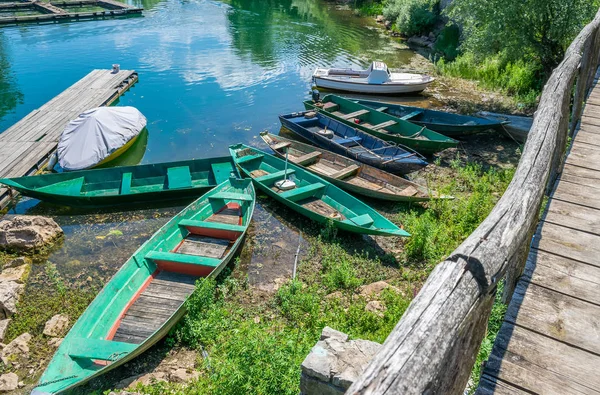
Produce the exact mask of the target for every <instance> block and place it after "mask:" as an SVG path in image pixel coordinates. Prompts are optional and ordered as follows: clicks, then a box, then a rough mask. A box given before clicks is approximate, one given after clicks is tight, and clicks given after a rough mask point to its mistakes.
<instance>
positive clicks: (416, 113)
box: [400, 110, 423, 121]
mask: <svg viewBox="0 0 600 395" xmlns="http://www.w3.org/2000/svg"><path fill="white" fill-rule="evenodd" d="M420 114H423V110H416V111H413V112H411V113H410V114H406V115H405V116H403V117H400V119H402V120H404V121H406V120H407V119H411V118H414V117H416V116H417V115H420Z"/></svg>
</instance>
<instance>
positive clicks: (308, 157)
mask: <svg viewBox="0 0 600 395" xmlns="http://www.w3.org/2000/svg"><path fill="white" fill-rule="evenodd" d="M320 157H321V152H319V151H313V152H309V153H308V154H305V155H302V156H299V157H297V158H295V159H290V160H291V161H292V162H294V163H295V164H297V165H300V166H304V165H306V164H308V163H311V162H314V161H316V160H317V159H319V158H320Z"/></svg>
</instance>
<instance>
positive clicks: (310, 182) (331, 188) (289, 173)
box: [229, 144, 410, 236]
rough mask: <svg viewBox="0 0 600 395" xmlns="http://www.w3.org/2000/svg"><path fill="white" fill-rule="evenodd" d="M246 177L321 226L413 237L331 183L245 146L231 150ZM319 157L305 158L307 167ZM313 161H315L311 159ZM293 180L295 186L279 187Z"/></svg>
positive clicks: (382, 234) (364, 232) (311, 155)
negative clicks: (326, 225)
mask: <svg viewBox="0 0 600 395" xmlns="http://www.w3.org/2000/svg"><path fill="white" fill-rule="evenodd" d="M229 151H230V152H231V156H232V157H233V160H234V161H235V163H236V164H237V165H238V166H239V167H240V169H241V170H242V173H243V174H244V175H246V176H248V177H251V178H252V181H253V182H254V184H255V186H256V187H257V188H259V189H260V190H261V191H263V192H264V193H266V194H267V195H269V196H270V197H272V198H273V199H275V200H277V201H278V202H280V203H282V204H284V205H286V206H287V207H289V208H291V209H292V210H294V211H296V212H298V213H300V214H302V215H304V216H306V217H308V218H310V219H312V220H313V221H316V222H320V223H327V222H328V221H333V224H334V225H335V226H336V227H338V228H339V229H342V230H345V231H348V232H355V233H361V234H369V235H381V236H410V235H409V234H408V233H407V232H405V231H404V230H402V229H400V228H398V226H396V225H395V224H393V223H392V222H390V221H389V220H388V219H386V218H385V217H384V216H383V215H381V214H379V213H378V212H377V211H375V210H373V209H372V208H371V207H369V206H368V205H366V204H365V203H363V202H361V201H360V200H358V199H357V198H355V197H353V196H352V195H350V194H348V193H346V192H344V191H343V190H341V189H340V188H338V187H336V186H335V185H333V184H331V183H330V182H329V181H326V180H324V179H322V178H321V177H319V176H316V175H314V174H312V173H310V172H308V171H306V170H304V169H303V168H301V167H300V166H296V165H295V164H293V163H291V162H290V163H287V164H286V162H285V161H284V160H282V159H279V158H277V157H275V156H273V155H269V154H267V153H266V152H262V151H260V150H257V149H255V148H251V147H248V146H246V145H243V144H236V145H231V146H229ZM317 157H318V155H317V154H316V153H313V154H308V155H305V156H304V158H303V159H302V160H301V161H297V163H303V164H304V165H306V164H308V163H310V162H311V161H314V160H315V159H316V158H317ZM311 158H312V159H311ZM282 180H291V181H292V186H291V188H290V187H289V185H287V184H286V187H285V189H282V187H283V186H279V187H278V185H279V184H280V183H281V182H282Z"/></svg>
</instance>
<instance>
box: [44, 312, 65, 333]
mask: <svg viewBox="0 0 600 395" xmlns="http://www.w3.org/2000/svg"><path fill="white" fill-rule="evenodd" d="M68 327H69V317H67V316H66V315H63V314H56V315H55V316H54V317H52V318H50V319H49V320H48V322H46V326H44V332H43V333H44V335H46V336H50V337H59V336H62V335H63V334H64V333H65V332H66V330H67V328H68Z"/></svg>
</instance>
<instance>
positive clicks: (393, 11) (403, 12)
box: [383, 0, 440, 36]
mask: <svg viewBox="0 0 600 395" xmlns="http://www.w3.org/2000/svg"><path fill="white" fill-rule="evenodd" d="M383 15H384V16H385V18H386V19H387V20H388V21H395V22H396V23H395V26H396V28H397V29H398V31H399V32H400V33H401V34H403V35H405V36H414V35H417V34H422V33H425V32H428V31H430V29H431V28H432V27H433V25H434V24H435V23H436V21H437V19H438V18H439V15H440V11H439V1H438V0H391V1H390V2H389V3H388V4H387V5H386V6H385V7H384V9H383Z"/></svg>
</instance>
